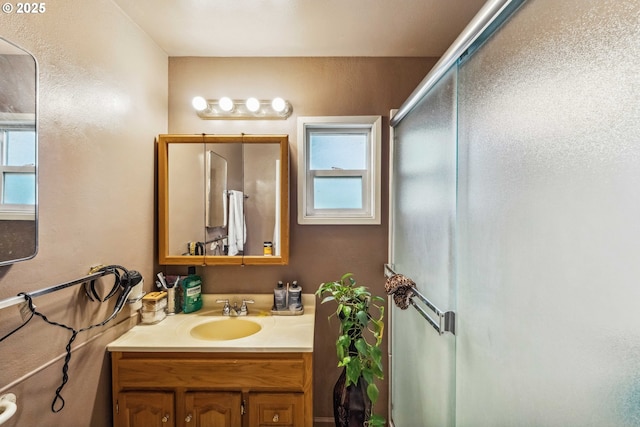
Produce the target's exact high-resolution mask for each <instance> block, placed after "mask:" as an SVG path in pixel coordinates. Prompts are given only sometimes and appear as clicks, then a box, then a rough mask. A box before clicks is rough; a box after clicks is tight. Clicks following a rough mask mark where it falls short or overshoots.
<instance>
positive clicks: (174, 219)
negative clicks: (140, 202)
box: [156, 135, 289, 265]
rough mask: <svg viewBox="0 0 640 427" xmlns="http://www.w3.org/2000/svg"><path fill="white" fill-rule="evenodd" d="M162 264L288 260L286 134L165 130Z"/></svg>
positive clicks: (161, 192) (161, 162)
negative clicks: (175, 132)
mask: <svg viewBox="0 0 640 427" xmlns="http://www.w3.org/2000/svg"><path fill="white" fill-rule="evenodd" d="M156 142H157V148H158V227H159V230H158V249H159V261H158V262H159V264H161V265H268V264H274V265H285V264H287V263H288V261H289V140H288V136H287V135H159V136H158V138H157V139H156Z"/></svg>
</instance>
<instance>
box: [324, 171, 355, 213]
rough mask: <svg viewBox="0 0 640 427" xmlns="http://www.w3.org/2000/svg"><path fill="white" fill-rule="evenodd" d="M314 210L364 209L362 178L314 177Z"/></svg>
mask: <svg viewBox="0 0 640 427" xmlns="http://www.w3.org/2000/svg"><path fill="white" fill-rule="evenodd" d="M313 207H314V209H362V177H337V178H336V177H334V178H331V177H314V178H313Z"/></svg>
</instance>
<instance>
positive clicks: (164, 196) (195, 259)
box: [156, 134, 289, 266]
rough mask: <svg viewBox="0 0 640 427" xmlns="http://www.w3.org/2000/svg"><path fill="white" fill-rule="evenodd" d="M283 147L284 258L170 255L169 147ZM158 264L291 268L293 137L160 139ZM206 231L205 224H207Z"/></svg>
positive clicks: (172, 136) (282, 253) (281, 229)
mask: <svg viewBox="0 0 640 427" xmlns="http://www.w3.org/2000/svg"><path fill="white" fill-rule="evenodd" d="M239 142H241V143H271V144H274V143H275V144H280V225H281V226H280V254H279V255H275V254H274V255H272V256H263V255H234V256H227V255H170V254H169V253H168V252H169V220H170V218H169V146H170V145H171V144H209V143H239ZM156 146H157V150H158V263H159V264H160V265H202V266H207V265H287V264H288V263H289V137H288V135H244V134H242V135H206V134H205V135H203V134H201V135H175V134H173V135H158V137H157V138H156ZM202 227H203V230H204V228H205V223H204V220H203V224H202Z"/></svg>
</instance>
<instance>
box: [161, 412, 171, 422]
mask: <svg viewBox="0 0 640 427" xmlns="http://www.w3.org/2000/svg"><path fill="white" fill-rule="evenodd" d="M167 421H169V414H166V415H165V416H164V417H162V422H163V423H166V422H167Z"/></svg>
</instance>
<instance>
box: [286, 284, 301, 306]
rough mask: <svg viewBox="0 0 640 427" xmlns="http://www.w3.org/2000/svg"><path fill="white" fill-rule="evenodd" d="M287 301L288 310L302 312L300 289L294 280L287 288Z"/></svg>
mask: <svg viewBox="0 0 640 427" xmlns="http://www.w3.org/2000/svg"><path fill="white" fill-rule="evenodd" d="M287 299H288V300H289V301H288V304H289V310H302V287H300V286H298V281H297V280H294V281H293V283H292V284H291V286H290V287H289V295H288V298H287Z"/></svg>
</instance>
